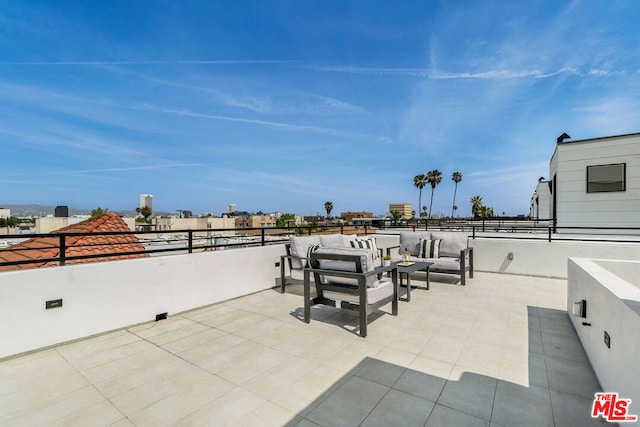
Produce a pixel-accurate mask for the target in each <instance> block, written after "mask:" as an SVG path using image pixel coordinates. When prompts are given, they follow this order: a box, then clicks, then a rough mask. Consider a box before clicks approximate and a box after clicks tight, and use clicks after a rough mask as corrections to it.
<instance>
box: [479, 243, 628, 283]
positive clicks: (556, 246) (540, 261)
mask: <svg viewBox="0 0 640 427" xmlns="http://www.w3.org/2000/svg"><path fill="white" fill-rule="evenodd" d="M469 246H471V247H473V248H474V251H473V259H474V269H475V270H476V271H487V272H492V273H509V274H523V275H528V276H542V277H556V278H562V279H566V278H567V260H568V259H569V257H582V258H602V259H630V260H639V261H640V244H637V243H636V244H634V243H612V242H557V241H552V242H548V241H546V240H516V239H491V238H479V239H475V240H473V239H472V240H469ZM510 252H511V253H513V260H509V253H510Z"/></svg>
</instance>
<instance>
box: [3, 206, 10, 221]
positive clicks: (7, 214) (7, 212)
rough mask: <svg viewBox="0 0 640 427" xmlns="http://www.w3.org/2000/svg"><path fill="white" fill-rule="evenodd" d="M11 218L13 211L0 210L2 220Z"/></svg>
mask: <svg viewBox="0 0 640 427" xmlns="http://www.w3.org/2000/svg"><path fill="white" fill-rule="evenodd" d="M10 217H11V209H6V208H0V218H6V219H8V218H10Z"/></svg>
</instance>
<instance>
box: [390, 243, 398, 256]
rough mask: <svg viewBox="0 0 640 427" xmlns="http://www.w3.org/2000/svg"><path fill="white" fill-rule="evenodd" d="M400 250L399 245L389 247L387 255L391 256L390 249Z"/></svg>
mask: <svg viewBox="0 0 640 427" xmlns="http://www.w3.org/2000/svg"><path fill="white" fill-rule="evenodd" d="M397 248H400V245H396V246H389V247H388V248H387V255H389V256H391V249H397Z"/></svg>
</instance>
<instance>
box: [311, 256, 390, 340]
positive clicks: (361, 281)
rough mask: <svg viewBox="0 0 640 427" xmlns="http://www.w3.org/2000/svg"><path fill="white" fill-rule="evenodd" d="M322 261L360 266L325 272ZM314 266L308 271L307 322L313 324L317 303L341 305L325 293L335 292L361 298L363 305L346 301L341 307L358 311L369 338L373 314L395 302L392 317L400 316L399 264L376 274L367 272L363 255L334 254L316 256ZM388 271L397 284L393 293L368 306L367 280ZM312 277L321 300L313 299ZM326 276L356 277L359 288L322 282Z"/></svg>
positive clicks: (363, 334) (375, 271)
mask: <svg viewBox="0 0 640 427" xmlns="http://www.w3.org/2000/svg"><path fill="white" fill-rule="evenodd" d="M320 260H331V261H347V262H353V263H355V265H356V271H355V272H349V271H338V270H325V269H321V268H320ZM309 264H310V265H311V267H308V268H305V269H304V321H305V323H309V322H310V321H311V306H312V305H316V304H324V305H329V306H334V307H335V306H337V305H336V303H337V301H336V300H333V299H330V298H327V297H325V296H324V291H335V292H340V293H344V294H353V295H357V296H358V299H359V304H352V303H350V302H346V301H340V308H343V309H346V310H354V311H358V314H359V320H360V336H361V337H363V338H364V337H366V336H367V323H368V317H369V314H370V313H372V312H373V311H374V310H377V309H378V308H380V307H382V306H384V305H386V304H388V303H389V302H391V314H392V315H394V316H397V315H398V267H397V263H392V264H391V265H390V266H386V267H377V268H375V269H373V270H372V271H369V272H366V273H364V272H363V271H362V263H361V257H360V255H339V254H330V253H323V254H318V253H313V254H311V258H310V260H309ZM385 272H391V276H392V282H393V294H392V295H390V296H388V297H386V298H383V299H382V300H380V301H378V302H376V303H374V304H368V303H367V278H368V277H369V276H378V275H381V274H382V273H385ZM311 274H313V276H314V281H315V286H316V292H317V297H316V298H311ZM324 276H335V277H345V278H353V279H357V280H358V285H357V286H351V285H341V284H326V283H322V282H323V280H322V278H323V277H324Z"/></svg>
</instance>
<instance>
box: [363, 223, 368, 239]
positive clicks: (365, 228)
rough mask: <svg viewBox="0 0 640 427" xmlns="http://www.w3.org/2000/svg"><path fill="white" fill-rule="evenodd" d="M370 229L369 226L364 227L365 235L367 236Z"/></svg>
mask: <svg viewBox="0 0 640 427" xmlns="http://www.w3.org/2000/svg"><path fill="white" fill-rule="evenodd" d="M368 228H369V226H368V225H367V224H365V225H364V235H365V236H366V235H367V229H368Z"/></svg>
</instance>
